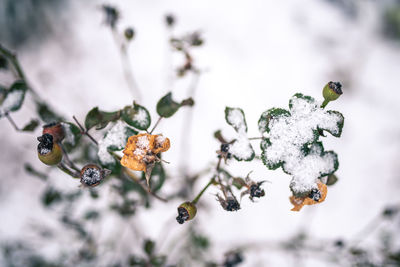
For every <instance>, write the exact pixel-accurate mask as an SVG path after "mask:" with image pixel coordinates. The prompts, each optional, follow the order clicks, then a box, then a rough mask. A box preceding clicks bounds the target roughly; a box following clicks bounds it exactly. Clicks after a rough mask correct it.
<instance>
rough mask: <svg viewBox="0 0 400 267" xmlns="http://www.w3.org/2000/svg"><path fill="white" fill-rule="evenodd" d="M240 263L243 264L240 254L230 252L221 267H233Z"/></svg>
mask: <svg viewBox="0 0 400 267" xmlns="http://www.w3.org/2000/svg"><path fill="white" fill-rule="evenodd" d="M241 262H243V256H242V254H241V253H240V252H230V253H228V254H226V255H225V260H224V263H223V264H222V266H224V267H234V266H236V265H238V264H239V263H241Z"/></svg>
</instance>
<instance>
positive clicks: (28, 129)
mask: <svg viewBox="0 0 400 267" xmlns="http://www.w3.org/2000/svg"><path fill="white" fill-rule="evenodd" d="M38 125H39V121H38V120H36V119H32V120H31V121H30V122H29V123H28V124H26V125H25V126H24V127H23V128H22V131H24V132H33V131H34V130H35V129H36V127H38Z"/></svg>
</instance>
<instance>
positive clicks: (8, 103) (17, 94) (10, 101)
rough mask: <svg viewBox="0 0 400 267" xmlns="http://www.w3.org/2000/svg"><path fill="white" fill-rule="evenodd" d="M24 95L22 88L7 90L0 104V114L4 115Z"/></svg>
mask: <svg viewBox="0 0 400 267" xmlns="http://www.w3.org/2000/svg"><path fill="white" fill-rule="evenodd" d="M24 96H25V92H24V91H23V90H14V91H12V92H9V93H8V94H7V97H6V98H5V99H4V101H3V103H2V104H1V106H0V115H4V114H5V113H7V112H9V111H10V110H12V109H13V108H15V107H17V106H19V105H20V103H21V102H22V100H23V99H24Z"/></svg>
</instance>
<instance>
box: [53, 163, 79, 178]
mask: <svg viewBox="0 0 400 267" xmlns="http://www.w3.org/2000/svg"><path fill="white" fill-rule="evenodd" d="M57 167H58V168H59V169H60V170H62V171H63V172H65V173H66V174H68V175H69V176H72V177H73V178H80V174H79V173H78V172H76V171H71V170H70V169H68V167H67V166H65V164H64V163H62V162H60V163H58V165H57Z"/></svg>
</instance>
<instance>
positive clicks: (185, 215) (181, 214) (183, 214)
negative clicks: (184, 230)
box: [176, 207, 189, 224]
mask: <svg viewBox="0 0 400 267" xmlns="http://www.w3.org/2000/svg"><path fill="white" fill-rule="evenodd" d="M188 219H189V212H188V211H187V209H185V208H183V207H179V208H178V217H176V221H177V222H178V223H180V224H183V223H184V222H185V221H187V220H188Z"/></svg>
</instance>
